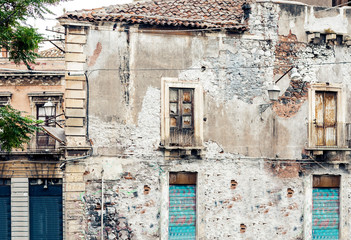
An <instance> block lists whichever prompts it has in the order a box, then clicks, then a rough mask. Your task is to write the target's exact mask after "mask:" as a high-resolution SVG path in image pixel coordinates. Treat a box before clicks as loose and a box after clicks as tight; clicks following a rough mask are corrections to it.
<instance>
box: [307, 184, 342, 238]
mask: <svg viewBox="0 0 351 240" xmlns="http://www.w3.org/2000/svg"><path fill="white" fill-rule="evenodd" d="M312 223H313V224H312V239H329V240H332V239H339V188H313V210H312Z"/></svg>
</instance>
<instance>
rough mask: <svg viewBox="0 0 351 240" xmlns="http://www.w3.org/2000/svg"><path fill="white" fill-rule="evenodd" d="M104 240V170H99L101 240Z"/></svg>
mask: <svg viewBox="0 0 351 240" xmlns="http://www.w3.org/2000/svg"><path fill="white" fill-rule="evenodd" d="M103 239H104V169H103V168H102V170H101V240H103Z"/></svg>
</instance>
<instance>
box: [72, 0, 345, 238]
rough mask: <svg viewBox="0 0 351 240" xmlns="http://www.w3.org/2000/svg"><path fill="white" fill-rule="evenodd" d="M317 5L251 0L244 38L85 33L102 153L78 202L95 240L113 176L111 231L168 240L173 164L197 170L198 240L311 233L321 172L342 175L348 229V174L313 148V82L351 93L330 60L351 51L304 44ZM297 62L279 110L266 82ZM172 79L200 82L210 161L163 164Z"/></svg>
mask: <svg viewBox="0 0 351 240" xmlns="http://www.w3.org/2000/svg"><path fill="white" fill-rule="evenodd" d="M287 5H288V6H287ZM310 11H311V8H309V7H306V6H305V5H303V4H297V5H296V6H294V5H291V4H286V3H285V4H276V3H272V2H265V3H258V4H254V5H252V15H251V17H250V19H249V25H250V31H249V32H248V33H245V34H243V35H239V34H227V33H223V32H218V33H196V32H195V33H192V32H186V33H182V34H180V33H177V32H174V33H167V34H161V33H157V30H155V31H154V32H153V33H149V32H147V31H145V32H142V31H141V30H143V29H139V28H138V27H137V26H131V27H129V28H123V27H121V26H118V28H117V29H115V30H113V27H112V25H111V26H109V24H105V25H104V26H96V27H94V30H89V31H88V34H87V43H86V45H85V47H84V48H85V50H84V52H85V53H86V56H87V59H88V62H87V63H86V67H87V70H88V77H89V83H90V87H91V88H90V108H89V133H90V138H91V139H92V142H93V157H91V158H88V159H86V160H84V162H85V163H86V169H85V173H84V180H85V183H86V184H85V191H83V192H82V194H81V195H80V199H78V200H77V199H76V200H77V201H82V204H83V211H84V213H85V214H86V216H87V220H86V225H85V230H84V231H85V232H84V234H85V236H86V238H89V239H100V236H101V228H100V226H101V208H102V207H101V189H102V182H104V187H103V191H104V201H105V204H104V205H105V208H104V215H105V218H104V222H105V224H104V236H105V238H109V239H160V238H161V239H166V238H167V231H168V228H167V226H168V223H167V222H168V208H167V206H168V172H170V171H189V172H197V173H198V183H197V185H198V188H197V194H198V195H197V209H198V218H197V219H198V226H197V229H198V236H199V239H309V238H310V235H309V234H310V232H311V221H312V220H311V202H312V200H311V199H312V196H311V191H312V190H311V188H312V182H311V176H312V175H313V174H340V175H341V177H342V184H341V188H342V191H343V192H342V195H341V199H342V214H341V217H342V219H343V220H345V221H344V222H343V223H342V224H341V232H342V236H349V235H350V227H349V225H350V222H349V221H347V220H346V214H347V213H348V211H349V209H350V208H351V206H349V203H348V202H349V198H350V197H349V192H348V191H349V190H347V189H346V188H345V186H348V185H350V184H351V183H350V179H349V173H348V170H347V169H345V168H340V169H333V166H332V165H327V164H325V163H322V164H319V165H318V164H315V162H313V161H312V160H311V159H309V156H306V152H305V150H304V149H305V147H306V144H307V141H308V136H307V130H308V114H309V102H308V101H309V99H308V91H307V89H308V88H309V86H310V84H311V83H313V82H317V81H318V82H330V83H341V84H343V87H344V90H343V91H344V92H345V94H346V95H345V96H348V95H349V94H347V93H349V92H350V89H349V87H350V85H349V76H350V75H351V72H350V71H351V69H350V68H349V67H348V65H347V64H346V65H343V64H327V65H326V64H325V63H335V62H342V61H350V60H351V59H350V58H351V57H350V56H351V54H350V47H347V46H346V45H342V46H334V45H333V44H330V43H328V44H320V45H313V44H309V43H307V42H306V41H307V35H306V29H301V26H304V23H306V19H307V20H308V21H309V20H311V19H310V18H309V17H306V16H307V15H308V14H310ZM331 14H332V15H333V13H331ZM343 16H345V15H343ZM291 17H294V20H290V18H291ZM338 18H340V19H341V17H340V16H339V15H338ZM340 19H339V20H340ZM312 20H313V19H312ZM308 21H307V23H308V24H309V26H311V24H310V23H311V21H309V22H308ZM340 21H342V22H345V23H346V22H348V21H349V20H348V19H341V20H340ZM139 30H140V31H139ZM291 65H297V66H298V67H299V70H298V71H299V73H300V74H301V75H302V79H300V80H298V81H291V79H290V74H288V75H287V76H285V77H284V78H282V79H281V80H280V81H279V83H278V85H279V87H280V88H281V89H282V91H281V93H280V94H281V96H280V98H279V100H278V101H277V102H276V103H274V104H273V106H271V105H270V102H269V100H268V97H267V96H266V89H267V86H268V84H270V83H271V82H272V81H273V79H275V80H277V79H278V78H279V77H280V76H282V74H283V73H284V72H286V71H287V70H288V69H289V68H290V66H291ZM163 77H176V78H179V79H180V80H182V81H189V82H190V81H197V82H200V83H201V85H202V86H203V89H204V143H203V145H204V147H205V149H204V151H203V155H202V159H201V160H199V159H192V160H189V159H179V157H174V158H172V157H171V158H170V160H165V158H164V155H163V154H164V153H163V152H162V151H160V150H159V143H160V122H161V111H160V107H161V91H162V89H161V79H162V78H163ZM347 98H348V97H347ZM345 99H346V98H345ZM344 104H345V105H343V106H342V108H344V109H345V111H347V109H348V107H347V106H346V102H344ZM347 112H349V111H347ZM346 115H347V116H346V122H349V121H350V114H349V113H347V114H346ZM295 159H299V160H298V161H295ZM300 162H301V163H300ZM101 173H102V174H101ZM102 178H103V179H104V180H103V181H102ZM232 180H233V181H234V182H236V183H237V186H236V187H235V188H233V187H232V186H231V182H232ZM288 193H289V195H288ZM80 206H81V205H80ZM219 229H220V231H219Z"/></svg>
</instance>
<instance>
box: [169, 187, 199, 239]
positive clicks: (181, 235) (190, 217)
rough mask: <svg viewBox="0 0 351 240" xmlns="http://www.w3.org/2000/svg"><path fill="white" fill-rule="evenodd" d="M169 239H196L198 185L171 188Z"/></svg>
mask: <svg viewBox="0 0 351 240" xmlns="http://www.w3.org/2000/svg"><path fill="white" fill-rule="evenodd" d="M169 239H170V240H175V239H178V240H185V239H193V240H195V239H196V185H170V186H169Z"/></svg>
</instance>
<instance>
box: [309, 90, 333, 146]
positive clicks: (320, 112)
mask: <svg viewBox="0 0 351 240" xmlns="http://www.w3.org/2000/svg"><path fill="white" fill-rule="evenodd" d="M315 96H316V97H315V119H314V127H315V137H316V141H315V143H316V146H336V145H337V93H336V92H326V91H316V94H315Z"/></svg>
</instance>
